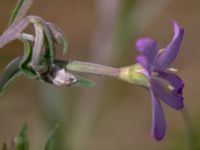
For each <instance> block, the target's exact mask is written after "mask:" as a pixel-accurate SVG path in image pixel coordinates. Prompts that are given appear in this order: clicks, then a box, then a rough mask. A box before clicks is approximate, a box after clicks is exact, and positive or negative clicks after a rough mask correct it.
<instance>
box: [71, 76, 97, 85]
mask: <svg viewBox="0 0 200 150" xmlns="http://www.w3.org/2000/svg"><path fill="white" fill-rule="evenodd" d="M74 76H75V77H76V79H77V82H76V83H75V84H73V86H75V87H86V88H91V87H94V86H95V83H94V82H93V81H92V80H89V79H86V78H84V77H81V76H79V75H74Z"/></svg>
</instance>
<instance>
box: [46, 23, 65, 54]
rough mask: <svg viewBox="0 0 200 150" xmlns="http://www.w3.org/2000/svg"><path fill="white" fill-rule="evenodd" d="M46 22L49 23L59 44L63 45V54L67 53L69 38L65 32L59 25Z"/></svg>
mask: <svg viewBox="0 0 200 150" xmlns="http://www.w3.org/2000/svg"><path fill="white" fill-rule="evenodd" d="M46 24H47V25H48V27H49V29H50V31H51V33H52V36H53V37H54V39H55V40H56V42H57V44H60V45H62V46H63V55H65V54H66V53H67V51H68V41H67V38H66V36H65V34H64V32H63V31H62V30H61V29H60V28H59V27H58V26H56V25H54V24H53V23H50V22H46Z"/></svg>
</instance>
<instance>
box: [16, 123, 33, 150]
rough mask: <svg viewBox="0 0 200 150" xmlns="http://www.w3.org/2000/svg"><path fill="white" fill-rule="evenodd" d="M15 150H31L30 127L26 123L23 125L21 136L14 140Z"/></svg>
mask: <svg viewBox="0 0 200 150" xmlns="http://www.w3.org/2000/svg"><path fill="white" fill-rule="evenodd" d="M14 149H15V150H28V149H29V141H28V126H27V124H26V123H24V124H23V126H22V128H21V131H20V133H19V135H18V136H16V137H15V138H14Z"/></svg>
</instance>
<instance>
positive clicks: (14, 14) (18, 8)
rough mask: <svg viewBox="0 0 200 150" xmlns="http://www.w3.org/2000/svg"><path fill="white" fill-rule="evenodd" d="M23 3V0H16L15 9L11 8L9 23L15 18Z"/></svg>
mask: <svg viewBox="0 0 200 150" xmlns="http://www.w3.org/2000/svg"><path fill="white" fill-rule="evenodd" d="M23 3H24V0H18V1H17V4H16V6H15V9H14V10H13V12H12V14H11V16H10V20H9V25H10V24H11V23H12V22H13V21H14V20H15V18H16V16H17V14H18V12H19V10H20V8H21V7H22V5H23Z"/></svg>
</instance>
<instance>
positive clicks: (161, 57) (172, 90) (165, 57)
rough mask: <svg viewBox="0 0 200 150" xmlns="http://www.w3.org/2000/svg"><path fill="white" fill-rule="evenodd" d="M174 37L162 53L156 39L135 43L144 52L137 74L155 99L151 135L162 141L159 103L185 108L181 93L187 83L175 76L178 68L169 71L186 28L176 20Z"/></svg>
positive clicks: (174, 22)
mask: <svg viewBox="0 0 200 150" xmlns="http://www.w3.org/2000/svg"><path fill="white" fill-rule="evenodd" d="M173 28H174V36H173V39H172V40H171V42H170V43H169V44H168V45H167V47H166V48H164V49H163V50H159V48H158V44H157V42H156V41H155V40H153V39H150V38H141V39H139V40H138V41H137V42H136V48H137V49H138V51H139V52H140V53H141V54H140V55H139V56H138V57H137V58H136V60H137V62H138V63H139V64H140V65H141V67H140V69H139V70H138V72H140V73H142V74H143V75H144V76H145V77H146V78H147V80H148V84H146V87H148V89H149V92H150V95H151V100H152V136H154V137H155V139H156V140H161V139H163V137H164V136H165V132H166V123H165V118H164V113H163V109H162V107H161V104H160V101H159V99H160V100H162V101H163V102H164V103H166V104H167V105H169V106H170V107H172V108H174V109H176V110H179V109H181V108H183V107H184V105H183V96H182V90H183V87H184V83H183V81H182V79H181V78H180V77H178V76H177V75H176V74H175V71H176V70H175V69H173V68H169V66H170V64H171V63H172V62H173V60H174V59H175V58H176V56H177V53H178V51H179V48H180V44H181V41H182V38H183V34H184V29H182V28H180V27H179V25H178V24H177V22H176V21H173Z"/></svg>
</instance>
